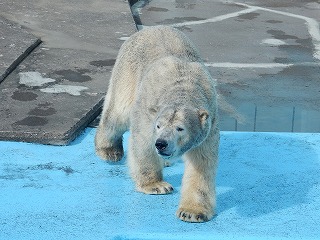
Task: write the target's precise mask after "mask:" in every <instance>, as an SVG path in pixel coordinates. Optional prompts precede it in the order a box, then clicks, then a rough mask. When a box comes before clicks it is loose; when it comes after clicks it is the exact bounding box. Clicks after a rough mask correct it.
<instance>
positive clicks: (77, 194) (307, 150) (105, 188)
mask: <svg viewBox="0 0 320 240" xmlns="http://www.w3.org/2000/svg"><path fill="white" fill-rule="evenodd" d="M94 134H95V129H91V128H88V129H86V131H85V133H84V134H82V135H81V136H80V137H79V138H78V139H77V140H75V141H74V142H73V143H72V144H71V145H69V146H63V147H57V146H45V145H36V144H28V143H16V142H0V239H1V240H4V239H5V240H6V239H118V240H119V239H320V225H319V222H320V134H292V133H239V132H237V133H235V132H222V136H221V146H220V163H219V169H218V176H217V195H218V198H217V204H218V207H217V215H216V217H215V218H214V219H213V220H212V221H210V222H207V223H202V224H192V223H185V222H182V221H180V220H178V219H176V217H175V211H176V209H177V206H178V200H179V192H180V187H181V177H182V173H183V163H182V161H181V160H180V161H179V160H177V161H176V162H175V163H174V164H173V166H171V167H169V168H165V170H164V176H165V179H166V180H167V181H169V182H170V183H171V184H172V185H173V186H174V187H175V192H174V193H173V194H171V195H161V196H155V195H152V196H148V195H144V194H142V193H138V192H135V191H134V187H133V183H132V181H131V179H130V177H129V176H128V174H127V170H128V169H127V166H126V164H125V159H124V160H122V161H121V162H120V163H118V164H108V163H106V162H103V161H102V160H100V159H99V158H98V157H97V156H96V155H95V153H94V146H93V138H94ZM127 136H128V135H126V137H125V145H126V143H127Z"/></svg>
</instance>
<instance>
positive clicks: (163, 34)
mask: <svg viewBox="0 0 320 240" xmlns="http://www.w3.org/2000/svg"><path fill="white" fill-rule="evenodd" d="M122 52H123V53H125V54H126V55H127V56H126V57H129V58H130V59H132V60H134V61H135V62H136V63H137V64H141V65H149V64H151V63H152V62H154V61H156V60H158V59H159V58H162V57H166V56H175V57H177V58H181V59H187V60H188V61H191V62H199V61H202V60H201V58H200V57H199V54H198V51H197V50H196V48H195V46H194V45H193V43H192V42H191V41H190V40H189V39H188V38H187V37H186V36H185V35H184V34H183V33H182V32H180V31H178V30H176V29H174V28H173V27H170V26H155V27H147V28H145V29H143V30H141V31H139V32H137V33H135V34H134V35H132V36H131V37H130V39H129V40H127V41H126V42H125V43H124V45H123V49H122Z"/></svg>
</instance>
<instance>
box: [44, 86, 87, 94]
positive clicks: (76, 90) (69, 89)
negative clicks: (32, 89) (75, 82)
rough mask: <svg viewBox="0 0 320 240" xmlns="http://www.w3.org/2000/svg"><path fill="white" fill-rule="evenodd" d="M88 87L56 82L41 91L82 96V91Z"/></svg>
mask: <svg viewBox="0 0 320 240" xmlns="http://www.w3.org/2000/svg"><path fill="white" fill-rule="evenodd" d="M86 89H88V88H87V87H83V86H72V85H60V84H56V85H53V86H52V87H48V88H44V89H40V91H41V92H45V93H68V94H70V95H73V96H80V95H81V91H83V90H86Z"/></svg>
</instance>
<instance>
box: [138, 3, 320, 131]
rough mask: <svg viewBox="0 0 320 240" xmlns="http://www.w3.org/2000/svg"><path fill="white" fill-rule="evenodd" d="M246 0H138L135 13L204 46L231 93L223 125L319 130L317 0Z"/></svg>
mask: <svg viewBox="0 0 320 240" xmlns="http://www.w3.org/2000/svg"><path fill="white" fill-rule="evenodd" d="M245 3H246V1H241V0H240V1H211V0H204V1H189V0H187V1H182V0H176V1H167V0H158V1H139V2H137V3H136V4H135V5H134V7H133V8H134V11H133V12H134V14H135V18H136V19H138V22H139V24H140V26H139V27H140V28H143V27H147V26H153V25H158V24H166V25H172V26H175V27H177V28H179V29H180V30H181V31H183V32H184V33H185V34H186V35H187V36H189V37H190V38H191V39H192V41H193V42H194V43H195V45H196V46H197V47H198V48H199V51H200V52H201V55H202V56H203V58H204V61H205V63H206V65H207V66H208V68H209V70H210V72H211V74H212V75H213V77H214V78H216V79H217V84H218V86H217V88H218V92H219V94H220V95H221V96H223V98H224V99H225V100H226V101H222V103H221V108H222V110H228V111H221V114H220V116H221V119H220V124H221V129H222V130H236V131H285V132H291V131H293V132H319V131H320V124H319V123H320V112H319V109H320V85H319V81H320V31H319V20H320V3H319V1H297V0H296V1H281V2H279V1H261V0H254V1H250V4H249V3H248V4H245ZM226 103H229V104H231V105H233V106H234V108H235V109H236V111H237V113H235V112H232V111H231V114H230V111H229V110H230V109H228V106H227V105H225V104H226ZM239 115H240V116H239ZM239 120H241V121H239Z"/></svg>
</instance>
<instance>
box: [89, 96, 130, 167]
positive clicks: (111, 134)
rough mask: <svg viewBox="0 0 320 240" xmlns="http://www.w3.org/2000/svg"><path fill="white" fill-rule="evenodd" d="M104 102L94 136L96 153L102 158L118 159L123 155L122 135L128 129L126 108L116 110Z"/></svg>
mask: <svg viewBox="0 0 320 240" xmlns="http://www.w3.org/2000/svg"><path fill="white" fill-rule="evenodd" d="M110 105H111V104H110V103H108V102H106V103H105V105H104V109H103V111H102V114H101V120H100V123H99V126H98V128H97V133H96V136H95V148H96V153H97V155H98V156H100V157H101V158H102V159H105V160H110V161H115V162H116V161H119V160H120V159H121V158H122V157H123V146H122V135H123V134H124V133H125V131H127V130H128V119H129V117H128V115H129V114H128V110H127V111H125V109H124V110H122V111H118V109H116V108H115V107H113V108H111V106H110Z"/></svg>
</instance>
